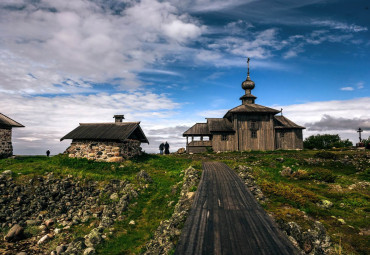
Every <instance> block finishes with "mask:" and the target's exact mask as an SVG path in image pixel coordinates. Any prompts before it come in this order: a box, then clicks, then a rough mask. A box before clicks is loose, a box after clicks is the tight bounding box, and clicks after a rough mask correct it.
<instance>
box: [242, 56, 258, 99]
mask: <svg viewBox="0 0 370 255" xmlns="http://www.w3.org/2000/svg"><path fill="white" fill-rule="evenodd" d="M249 61H250V58H248V59H247V66H248V72H247V79H246V80H245V81H243V82H242V89H244V90H245V95H244V96H242V97H241V98H240V100H242V102H243V104H254V100H255V99H256V98H257V97H255V96H253V95H252V93H251V90H252V89H254V86H255V84H254V81H252V80H251V77H250V76H249Z"/></svg>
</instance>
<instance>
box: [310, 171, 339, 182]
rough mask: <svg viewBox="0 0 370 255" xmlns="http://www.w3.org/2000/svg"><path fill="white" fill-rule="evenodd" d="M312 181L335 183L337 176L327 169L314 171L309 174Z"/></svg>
mask: <svg viewBox="0 0 370 255" xmlns="http://www.w3.org/2000/svg"><path fill="white" fill-rule="evenodd" d="M308 176H309V178H310V179H315V180H318V181H324V182H331V183H332V182H335V179H336V176H335V175H334V174H333V173H332V172H331V171H329V170H327V169H314V170H312V171H311V172H310V173H309V174H308Z"/></svg>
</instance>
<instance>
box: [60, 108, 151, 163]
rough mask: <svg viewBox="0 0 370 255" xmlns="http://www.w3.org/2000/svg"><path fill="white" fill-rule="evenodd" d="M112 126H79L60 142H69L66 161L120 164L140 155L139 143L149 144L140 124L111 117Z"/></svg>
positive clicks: (96, 124) (105, 124)
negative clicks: (83, 160) (82, 159)
mask: <svg viewBox="0 0 370 255" xmlns="http://www.w3.org/2000/svg"><path fill="white" fill-rule="evenodd" d="M114 118H115V122H111V123H80V126H78V127H77V128H75V129H74V130H72V131H71V132H69V133H68V134H66V135H65V136H63V137H62V138H61V139H60V140H61V141H63V140H64V139H72V143H71V146H70V147H68V148H67V150H66V152H65V153H68V154H69V157H74V158H87V159H92V160H97V161H108V162H121V161H123V160H124V159H127V158H131V157H134V156H136V155H140V154H141V147H140V145H141V143H148V144H149V141H148V139H147V138H146V136H145V134H144V132H143V130H142V129H141V127H140V122H122V120H123V119H124V116H123V115H114Z"/></svg>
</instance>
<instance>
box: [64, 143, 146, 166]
mask: <svg viewBox="0 0 370 255" xmlns="http://www.w3.org/2000/svg"><path fill="white" fill-rule="evenodd" d="M66 152H67V153H68V154H69V157H71V158H87V159H92V160H97V161H107V162H121V161H122V160H123V159H127V158H132V157H134V156H137V155H140V154H141V147H140V142H139V141H137V140H126V141H124V142H108V141H106V142H102V141H100V142H94V141H89V140H85V141H83V140H82V141H80V140H77V141H73V142H72V144H71V146H70V147H69V148H68V149H67V150H66Z"/></svg>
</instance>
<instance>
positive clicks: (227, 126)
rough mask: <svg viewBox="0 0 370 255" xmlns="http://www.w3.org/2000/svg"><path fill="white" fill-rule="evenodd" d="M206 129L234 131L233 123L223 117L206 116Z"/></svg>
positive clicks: (211, 130)
mask: <svg viewBox="0 0 370 255" xmlns="http://www.w3.org/2000/svg"><path fill="white" fill-rule="evenodd" d="M207 124H208V129H209V131H210V132H211V133H213V132H235V130H234V128H233V125H232V124H231V122H230V121H229V120H228V119H225V118H207Z"/></svg>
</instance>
